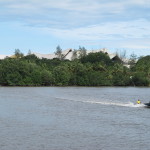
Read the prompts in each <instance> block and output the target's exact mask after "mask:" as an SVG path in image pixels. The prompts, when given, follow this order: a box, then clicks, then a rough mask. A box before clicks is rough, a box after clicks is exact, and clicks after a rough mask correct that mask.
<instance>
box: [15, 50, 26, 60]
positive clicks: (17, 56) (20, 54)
mask: <svg viewBox="0 0 150 150" xmlns="http://www.w3.org/2000/svg"><path fill="white" fill-rule="evenodd" d="M14 53H15V56H16V58H21V57H23V56H24V55H23V53H21V51H20V50H19V49H15V52H14Z"/></svg>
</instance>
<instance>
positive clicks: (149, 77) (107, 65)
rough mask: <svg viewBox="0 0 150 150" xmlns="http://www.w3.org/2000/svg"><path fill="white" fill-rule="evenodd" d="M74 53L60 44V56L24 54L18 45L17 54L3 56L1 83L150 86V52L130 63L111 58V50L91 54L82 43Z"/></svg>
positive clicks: (131, 60)
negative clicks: (64, 49)
mask: <svg viewBox="0 0 150 150" xmlns="http://www.w3.org/2000/svg"><path fill="white" fill-rule="evenodd" d="M71 51H72V50H71V49H70V50H69V51H68V53H69V52H71ZM68 53H66V55H67V54H68ZM72 53H73V55H72V58H71V60H68V59H66V58H65V57H66V56H65V55H63V54H62V50H61V48H60V47H59V46H58V47H57V48H56V52H55V55H56V56H57V58H52V59H46V58H38V57H37V56H36V55H34V54H32V53H30V52H29V53H28V55H26V56H24V55H23V54H22V53H21V52H20V50H18V49H17V50H15V55H14V57H13V58H12V57H7V58H5V59H1V60H0V85H1V86H150V56H144V57H140V58H138V59H137V58H136V57H135V55H132V56H131V57H130V58H129V61H128V66H127V65H126V64H125V63H124V61H123V59H122V58H121V57H119V56H118V55H116V56H115V57H113V58H110V57H109V55H108V53H107V52H101V51H100V52H94V53H93V52H90V53H88V54H87V51H86V49H85V48H84V47H79V50H73V52H72Z"/></svg>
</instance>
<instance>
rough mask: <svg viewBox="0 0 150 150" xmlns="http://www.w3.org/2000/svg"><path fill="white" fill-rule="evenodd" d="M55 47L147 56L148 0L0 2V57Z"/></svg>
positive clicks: (149, 41)
mask: <svg viewBox="0 0 150 150" xmlns="http://www.w3.org/2000/svg"><path fill="white" fill-rule="evenodd" d="M57 45H60V47H61V48H62V49H63V50H65V49H67V48H73V49H78V48H79V46H84V47H85V48H86V49H89V50H91V49H100V48H108V49H109V51H110V52H116V51H124V50H126V52H127V54H128V55H129V54H131V53H133V52H134V53H135V54H137V55H150V0H125V1H124V0H0V54H6V55H9V54H13V53H14V51H15V49H18V48H19V49H20V50H21V52H23V53H24V54H26V53H27V52H28V50H29V49H30V50H31V51H32V52H39V53H45V54H49V53H53V52H54V51H55V50H56V46H57Z"/></svg>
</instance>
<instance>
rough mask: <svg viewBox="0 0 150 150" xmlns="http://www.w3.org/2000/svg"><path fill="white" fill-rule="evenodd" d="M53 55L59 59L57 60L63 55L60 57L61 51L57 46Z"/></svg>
mask: <svg viewBox="0 0 150 150" xmlns="http://www.w3.org/2000/svg"><path fill="white" fill-rule="evenodd" d="M55 55H56V56H57V58H59V59H62V57H63V55H62V49H61V48H60V46H59V45H58V46H57V47H56V52H55Z"/></svg>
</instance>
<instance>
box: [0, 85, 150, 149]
mask: <svg viewBox="0 0 150 150" xmlns="http://www.w3.org/2000/svg"><path fill="white" fill-rule="evenodd" d="M137 99H140V100H141V101H142V102H143V103H144V102H149V100H150V88H135V87H98V88H96V87H0V150H149V149H150V142H149V139H150V132H149V131H150V120H149V118H150V115H149V114H150V109H149V108H145V107H143V105H135V102H136V100H137Z"/></svg>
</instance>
